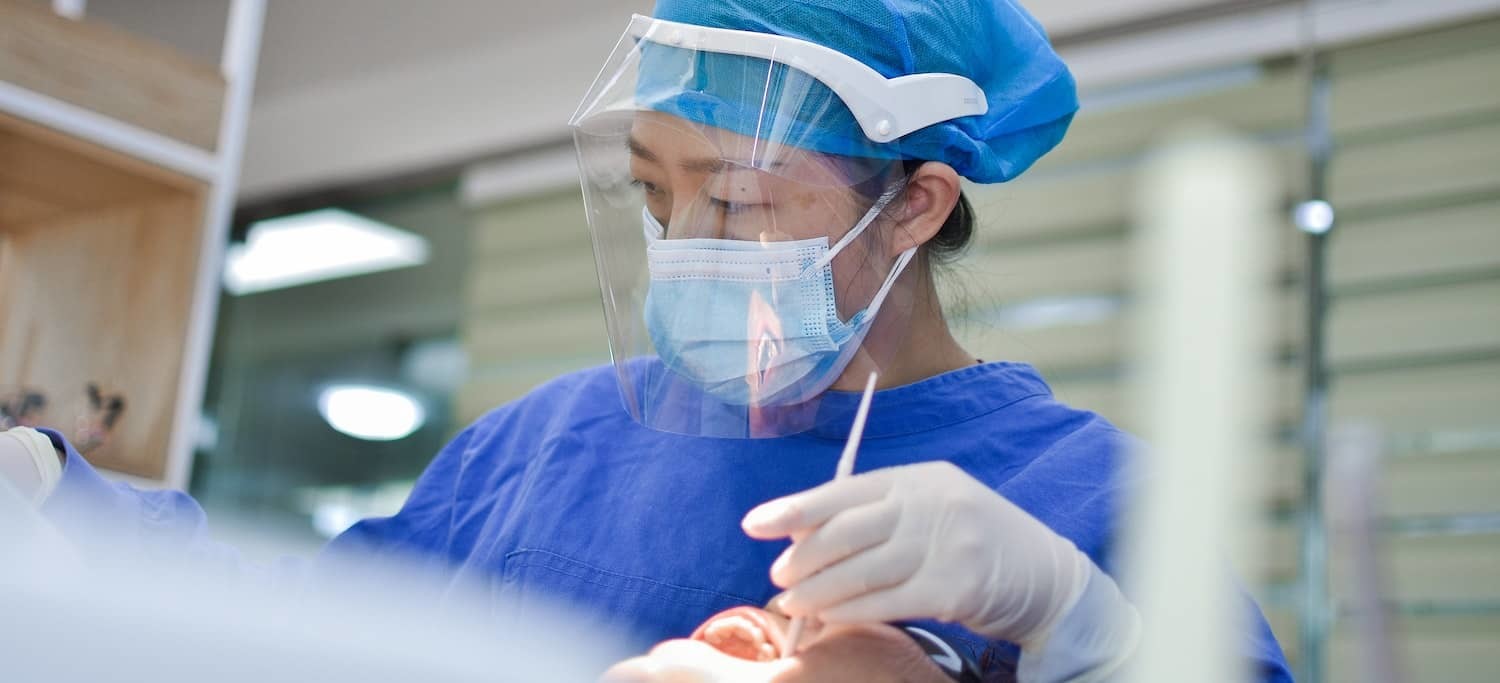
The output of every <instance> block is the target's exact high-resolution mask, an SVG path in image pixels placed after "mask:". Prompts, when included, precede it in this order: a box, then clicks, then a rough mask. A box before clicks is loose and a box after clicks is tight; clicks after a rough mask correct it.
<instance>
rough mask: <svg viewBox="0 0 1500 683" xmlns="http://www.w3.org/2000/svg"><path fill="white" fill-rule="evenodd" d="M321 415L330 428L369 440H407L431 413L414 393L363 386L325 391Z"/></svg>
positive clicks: (329, 388)
mask: <svg viewBox="0 0 1500 683" xmlns="http://www.w3.org/2000/svg"><path fill="white" fill-rule="evenodd" d="M318 413H320V414H321V415H322V416H323V419H324V420H326V421H327V422H328V425H329V426H330V427H333V428H334V429H336V430H338V431H340V432H342V433H344V434H347V435H349V436H352V437H354V438H356V439H364V440H366V441H394V440H396V439H404V438H406V437H408V436H410V435H411V433H412V432H415V431H417V430H418V429H420V428H421V427H422V424H423V423H425V422H426V421H427V411H426V410H424V409H423V408H422V404H421V403H420V402H419V401H417V399H416V397H414V396H412V395H411V394H408V393H406V392H404V391H398V390H395V389H385V388H382V387H376V386H369V385H363V384H337V385H333V386H330V387H327V388H325V389H323V391H322V393H321V394H319V396H318Z"/></svg>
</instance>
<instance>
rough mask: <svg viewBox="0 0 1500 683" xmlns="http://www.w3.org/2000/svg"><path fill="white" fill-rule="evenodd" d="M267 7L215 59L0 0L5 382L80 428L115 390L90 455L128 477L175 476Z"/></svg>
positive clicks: (191, 433)
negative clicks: (111, 414) (221, 59)
mask: <svg viewBox="0 0 1500 683" xmlns="http://www.w3.org/2000/svg"><path fill="white" fill-rule="evenodd" d="M263 13H264V6H263V1H262V0H254V1H248V0H236V2H235V4H234V8H233V9H232V11H231V16H230V24H229V27H228V35H227V38H226V51H225V66H223V67H221V66H220V65H206V64H200V63H197V62H194V61H192V60H190V59H188V58H186V57H184V56H182V55H180V54H178V53H176V52H175V51H174V50H172V49H170V48H168V47H166V46H163V45H159V44H154V43H151V42H148V41H145V40H142V39H139V38H137V37H134V36H131V35H128V34H125V33H122V32H120V31H117V30H114V29H112V28H110V27H107V26H104V25H100V24H97V23H95V22H91V21H89V20H87V19H83V20H76V21H75V20H72V19H67V18H64V17H61V16H58V15H55V14H53V13H52V12H51V11H49V9H48V8H47V7H46V6H45V5H43V4H40V3H36V2H31V1H30V0H0V392H3V391H6V390H9V391H12V392H15V391H18V390H24V391H25V392H29V393H36V394H41V395H43V396H45V397H46V398H47V403H46V405H45V406H43V407H41V408H39V409H38V410H37V411H36V414H35V415H33V416H32V419H36V420H39V421H40V422H41V423H42V424H45V425H46V426H51V427H53V428H56V429H59V430H60V431H63V432H65V433H68V434H69V435H70V436H74V437H75V439H77V438H78V437H77V434H78V433H79V430H80V429H81V428H82V427H81V425H80V419H84V420H86V419H87V418H88V416H89V414H90V411H91V409H92V404H91V402H90V401H89V400H88V396H89V393H88V386H89V385H90V384H93V385H95V387H96V388H97V389H98V390H99V391H100V392H102V393H103V394H104V395H105V396H115V395H118V396H120V397H122V398H123V399H124V410H123V412H121V413H120V414H119V417H118V419H117V420H115V421H114V424H113V429H112V430H110V434H109V436H108V438H106V439H104V440H103V441H102V442H100V443H99V444H98V445H96V446H94V447H93V449H92V450H91V452H89V453H88V456H89V459H90V461H91V462H93V463H94V464H96V465H98V466H100V467H102V468H104V469H107V470H111V471H114V472H118V473H122V474H124V475H128V476H130V477H133V478H135V479H136V480H138V481H139V480H144V481H147V482H154V483H160V484H164V485H172V486H181V485H182V484H184V483H185V482H186V478H187V474H188V465H189V461H190V458H191V451H192V445H193V443H194V439H195V436H196V430H197V426H198V414H199V404H200V402H201V399H202V386H203V381H204V375H205V369H206V368H205V365H206V362H207V357H208V348H209V344H210V334H211V331H212V328H213V325H212V319H213V316H214V314H215V309H216V304H217V298H218V291H219V285H218V283H219V277H218V273H219V269H220V264H221V262H222V255H223V250H224V243H225V239H226V235H227V230H226V227H227V222H228V217H229V213H230V209H231V207H232V202H233V198H234V186H235V183H236V180H237V178H238V166H239V162H240V154H241V149H242V146H243V140H244V123H245V114H246V110H247V107H248V99H249V94H250V81H251V80H252V79H253V75H254V74H253V67H254V63H255V59H254V56H255V51H256V48H257V44H258V41H259V26H260V22H261V17H262V16H263ZM5 398H6V397H5V396H4V395H0V401H3V400H5ZM79 440H83V441H87V439H79Z"/></svg>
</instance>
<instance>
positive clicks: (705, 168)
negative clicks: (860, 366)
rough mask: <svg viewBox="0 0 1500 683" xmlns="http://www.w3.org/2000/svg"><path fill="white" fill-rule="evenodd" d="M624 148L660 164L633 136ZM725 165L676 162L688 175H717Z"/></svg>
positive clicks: (720, 162) (706, 161) (719, 162)
mask: <svg viewBox="0 0 1500 683" xmlns="http://www.w3.org/2000/svg"><path fill="white" fill-rule="evenodd" d="M625 146H626V147H629V148H630V153H631V154H633V155H635V156H636V157H638V158H640V159H641V160H642V161H649V162H651V163H655V164H659V163H661V158H660V157H658V156H656V153H655V152H652V151H651V150H650V149H647V148H646V146H645V145H644V144H641V141H640V140H637V139H636V138H635V136H634V135H632V136H630V139H629V140H627V141H626V142H625ZM725 165H726V162H725V161H724V160H723V159H716V158H699V159H683V160H682V161H679V162H677V167H678V168H681V169H682V170H684V171H688V172H690V173H718V172H719V171H722V170H724V166H725ZM743 165H744V166H746V167H750V164H743ZM782 165H783V164H782V162H779V161H773V162H771V163H770V164H769V166H770V167H771V168H776V167H779V166H782ZM756 170H765V169H756Z"/></svg>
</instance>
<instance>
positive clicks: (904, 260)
mask: <svg viewBox="0 0 1500 683" xmlns="http://www.w3.org/2000/svg"><path fill="white" fill-rule="evenodd" d="M895 198H896V193H894V192H891V193H887V194H886V195H885V196H883V197H881V198H880V199H879V200H877V201H876V202H875V205H874V206H871V207H870V210H869V211H867V212H865V216H864V218H861V219H859V223H856V224H855V225H854V228H853V229H851V230H850V231H849V232H847V233H844V236H843V237H840V238H839V241H838V242H835V243H834V245H833V246H832V247H829V248H828V253H826V254H824V255H823V257H822V258H820V259H818V260H817V262H815V263H813V264H812V266H810V267H809V270H818V269H821V268H822V267H823V266H826V265H828V264H830V263H832V262H833V257H835V256H838V254H839V252H840V251H842V250H843V249H844V247H846V246H848V245H849V243H850V242H853V241H854V239H855V238H857V237H859V235H860V233H863V232H864V231H865V228H867V227H869V226H870V224H871V223H873V222H875V217H876V216H879V215H880V212H881V211H884V210H885V207H886V206H887V205H889V204H890V203H891V200H892V199H895ZM916 255H917V247H911V248H909V249H907V250H906V251H903V252H901V255H900V256H897V257H896V263H895V264H893V265H892V266H891V272H890V273H889V274H888V275H886V276H885V282H883V283H881V285H880V289H879V290H877V291H876V292H875V296H874V298H872V299H870V305H869V306H866V307H865V310H866V311H878V310H880V304H881V303H882V302H884V301H885V297H886V295H887V294H890V293H891V287H893V286H895V284H896V278H898V277H901V273H902V272H903V271H905V270H906V266H907V265H908V264H910V263H911V259H912V257H914V256H916Z"/></svg>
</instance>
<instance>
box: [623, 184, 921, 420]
mask: <svg viewBox="0 0 1500 683" xmlns="http://www.w3.org/2000/svg"><path fill="white" fill-rule="evenodd" d="M887 201H888V200H885V199H883V200H882V201H880V202H877V203H876V204H875V206H873V207H871V208H870V210H869V212H867V213H866V214H865V216H864V217H863V218H862V219H860V221H859V223H858V224H856V225H855V226H854V228H853V229H852V230H850V231H849V232H848V233H847V234H845V235H844V237H843V238H841V239H840V240H839V241H838V243H837V244H835V245H833V246H832V247H829V245H828V238H827V237H820V238H817V239H808V240H796V241H787V242H769V243H761V242H752V241H745V240H726V239H701V238H694V239H673V240H668V239H662V237H663V235H664V233H665V231H664V230H663V228H662V225H661V223H660V222H658V221H657V220H656V218H655V217H654V216H652V215H651V213H650V212H649V211H642V216H643V218H642V220H643V222H644V226H645V231H646V244H647V247H646V260H647V265H648V267H649V270H650V275H651V286H650V291H649V292H648V293H647V296H646V309H645V317H646V327H647V330H648V331H649V333H650V335H651V341H652V343H653V344H654V345H655V346H656V352H657V354H658V355H659V356H660V357H661V360H662V362H663V363H664V364H665V365H666V366H667V368H668V369H670V370H672V371H673V372H675V373H676V374H678V375H679V376H681V377H684V378H686V379H688V380H690V381H692V382H693V383H694V384H696V385H698V386H699V387H701V388H702V389H703V390H704V391H705V392H707V393H708V394H710V395H712V396H714V397H716V398H718V399H719V400H721V401H723V402H725V403H727V404H731V405H742V406H752V405H753V406H771V405H787V404H794V403H801V402H803V401H806V400H808V399H811V398H812V397H814V396H817V395H818V394H821V393H822V392H823V391H825V390H826V389H827V388H828V386H829V385H831V384H833V382H834V380H836V379H838V376H839V375H840V374H841V373H842V372H843V371H844V368H845V366H847V365H848V364H849V360H850V359H851V358H852V357H853V355H854V351H855V350H857V349H858V348H859V346H860V343H861V342H863V340H864V336H865V334H866V333H867V332H868V331H869V328H870V325H871V323H872V322H873V321H874V319H875V316H876V314H877V313H878V312H879V309H880V305H881V303H882V302H883V301H884V300H885V297H886V295H887V294H888V293H889V292H890V289H891V286H892V285H893V284H895V282H896V278H897V277H899V276H900V275H901V272H902V271H903V270H904V269H905V268H906V266H907V264H908V263H910V262H911V259H912V257H913V256H914V255H915V254H916V247H912V248H911V249H908V250H906V251H904V252H902V253H901V255H900V256H899V257H897V259H896V263H895V265H894V266H893V267H892V268H891V272H890V274H889V275H887V276H886V280H885V282H884V283H883V284H882V285H881V287H880V289H879V291H877V292H876V294H875V296H874V297H873V298H872V299H871V301H870V305H869V306H867V307H866V308H864V309H863V310H861V311H859V312H857V313H855V314H854V316H853V317H851V318H850V319H849V321H848V322H845V321H843V320H842V319H840V317H839V314H838V308H837V306H835V303H834V288H833V265H832V264H833V257H834V256H837V255H838V253H839V252H840V251H842V250H843V249H844V247H846V246H847V245H848V244H849V243H850V242H851V241H853V240H854V238H855V237H858V236H859V234H860V233H862V232H863V231H864V230H865V228H866V227H868V226H869V224H870V223H871V222H872V221H874V220H875V218H876V216H878V215H880V211H881V210H882V209H884V208H885V204H886V202H887Z"/></svg>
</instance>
